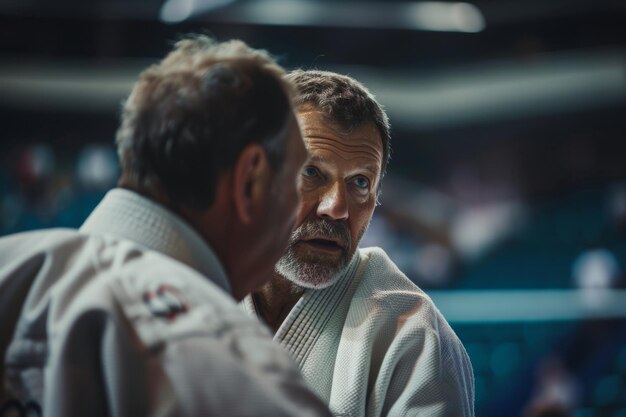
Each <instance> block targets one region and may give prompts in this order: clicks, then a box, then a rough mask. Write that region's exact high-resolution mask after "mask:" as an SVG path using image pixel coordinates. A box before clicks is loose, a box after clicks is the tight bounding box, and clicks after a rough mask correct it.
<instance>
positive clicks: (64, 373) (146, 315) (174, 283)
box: [0, 189, 328, 417]
mask: <svg viewBox="0 0 626 417" xmlns="http://www.w3.org/2000/svg"><path fill="white" fill-rule="evenodd" d="M227 290H228V281H227V279H226V275H225V273H224V271H223V270H222V267H221V266H220V263H219V262H218V260H217V258H216V257H215V255H214V254H213V252H212V251H211V249H210V248H209V247H208V246H207V245H206V243H204V241H203V240H202V239H201V238H200V237H199V235H197V234H196V232H195V231H193V230H192V229H191V228H190V227H189V226H187V224H186V223H185V222H183V221H182V220H181V219H179V218H178V217H177V216H175V215H174V214H172V213H170V212H169V211H167V210H166V209H165V208H163V207H161V206H159V205H158V204H155V203H153V202H151V201H150V200H148V199H145V198H143V197H141V196H140V195H138V194H135V193H132V192H130V191H126V190H121V189H116V190H113V191H111V192H109V193H108V194H107V196H106V197H105V198H104V200H103V201H102V202H101V203H100V205H99V206H98V207H97V208H96V209H95V211H94V212H93V213H92V215H91V216H90V217H89V219H88V220H87V221H86V223H85V224H84V225H83V227H82V228H81V230H80V232H79V231H76V230H69V229H56V230H52V231H40V232H31V233H23V234H18V235H13V236H9V237H5V238H3V239H0V317H2V329H1V331H0V354H2V357H3V358H4V361H3V362H2V367H1V368H0V371H1V373H2V375H3V379H4V380H5V381H4V382H5V387H4V388H3V389H2V390H0V410H1V408H2V407H4V408H5V410H4V412H5V413H7V415H12V414H11V413H17V412H19V411H20V409H21V410H22V411H26V412H27V413H31V414H27V415H37V414H39V415H42V411H43V415H45V416H49V417H55V416H59V417H71V416H90V417H92V416H129V417H130V416H132V417H140V416H141V417H143V416H287V415H289V416H303V415H306V416H314V415H328V411H327V410H326V408H325V407H324V406H323V404H322V403H321V401H320V400H319V399H318V398H317V397H316V396H315V395H314V394H313V393H311V392H310V391H309V390H308V388H306V386H305V384H304V382H303V381H302V379H301V377H300V375H299V373H298V370H297V367H296V365H295V364H294V363H293V362H292V361H291V360H290V359H289V358H288V355H286V354H285V353H284V351H283V350H282V349H281V348H280V346H277V345H275V344H274V342H273V341H272V340H271V336H270V335H269V333H268V332H267V331H266V330H265V329H264V328H262V327H261V326H259V324H258V323H257V322H255V321H254V320H251V319H250V318H249V317H247V316H246V315H245V314H244V313H243V312H241V310H240V308H238V307H237V305H236V303H235V302H234V301H233V300H232V298H230V296H229V295H228V294H227V292H226V291H227ZM0 412H1V411H0Z"/></svg>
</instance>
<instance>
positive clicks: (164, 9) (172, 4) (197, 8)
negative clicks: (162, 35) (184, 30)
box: [159, 0, 235, 23]
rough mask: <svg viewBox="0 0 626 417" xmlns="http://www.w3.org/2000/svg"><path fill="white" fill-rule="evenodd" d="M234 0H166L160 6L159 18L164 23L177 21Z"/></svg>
mask: <svg viewBox="0 0 626 417" xmlns="http://www.w3.org/2000/svg"><path fill="white" fill-rule="evenodd" d="M234 1H235V0H167V1H166V2H165V3H163V6H161V11H160V12H159V18H160V19H161V21H162V22H165V23H179V22H183V21H185V20H187V19H189V18H190V17H191V16H192V15H196V14H198V13H206V12H208V11H210V10H214V9H216V8H219V7H222V6H226V5H227V4H230V3H232V2H234Z"/></svg>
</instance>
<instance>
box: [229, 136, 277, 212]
mask: <svg viewBox="0 0 626 417" xmlns="http://www.w3.org/2000/svg"><path fill="white" fill-rule="evenodd" d="M270 170H271V168H270V165H269V161H268V159H267V153H266V152H265V149H263V147H262V146H261V145H259V144H250V145H247V146H246V147H245V148H244V149H243V151H241V153H240V154H239V157H238V158H237V161H236V162H235V167H234V175H233V199H234V202H235V211H236V213H237V217H238V218H239V220H240V221H241V222H242V223H244V224H249V223H250V222H252V220H253V218H254V213H255V208H256V206H257V204H259V202H260V201H261V200H262V199H263V194H264V193H265V192H266V184H267V183H268V179H269V177H270V174H271V172H270Z"/></svg>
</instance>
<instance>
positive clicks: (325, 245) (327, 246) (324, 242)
mask: <svg viewBox="0 0 626 417" xmlns="http://www.w3.org/2000/svg"><path fill="white" fill-rule="evenodd" d="M303 242H304V243H306V244H308V245H310V246H313V247H314V248H316V249H322V250H328V251H333V252H334V251H340V250H342V249H343V246H341V245H340V244H339V243H338V242H336V241H334V240H330V239H308V240H303Z"/></svg>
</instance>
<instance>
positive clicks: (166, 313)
mask: <svg viewBox="0 0 626 417" xmlns="http://www.w3.org/2000/svg"><path fill="white" fill-rule="evenodd" d="M143 301H144V302H145V303H146V305H147V306H148V310H150V312H151V313H152V314H153V315H155V316H157V317H163V318H166V319H168V320H174V319H175V318H176V316H178V315H179V314H183V313H186V312H187V310H188V309H189V308H188V303H187V299H186V298H185V296H184V295H183V294H182V293H181V292H180V291H179V290H178V288H176V287H173V286H171V285H167V284H161V285H159V286H158V287H156V289H153V290H150V291H146V292H145V293H144V294H143Z"/></svg>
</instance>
